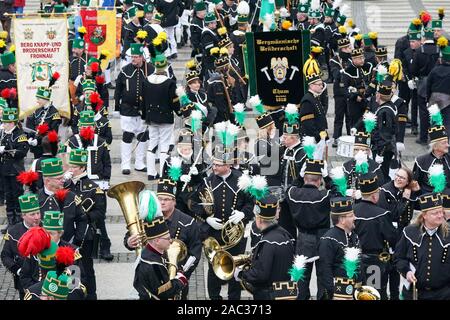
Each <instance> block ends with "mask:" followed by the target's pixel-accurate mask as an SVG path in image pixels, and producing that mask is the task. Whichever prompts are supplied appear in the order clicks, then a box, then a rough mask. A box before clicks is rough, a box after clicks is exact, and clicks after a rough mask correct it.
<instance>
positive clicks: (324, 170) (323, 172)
mask: <svg viewBox="0 0 450 320" xmlns="http://www.w3.org/2000/svg"><path fill="white" fill-rule="evenodd" d="M320 171H321V172H322V177H324V178H326V177H328V165H327V162H326V161H324V162H323V168H322V169H320Z"/></svg>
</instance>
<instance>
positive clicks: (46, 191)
mask: <svg viewBox="0 0 450 320" xmlns="http://www.w3.org/2000/svg"><path fill="white" fill-rule="evenodd" d="M44 192H45V194H46V195H48V196H52V195H54V194H55V193H54V192H51V191H50V190H48V189H47V188H46V187H45V186H44Z"/></svg>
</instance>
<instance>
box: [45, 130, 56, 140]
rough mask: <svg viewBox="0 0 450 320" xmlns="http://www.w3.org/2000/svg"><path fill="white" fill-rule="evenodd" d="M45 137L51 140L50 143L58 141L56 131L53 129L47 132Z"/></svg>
mask: <svg viewBox="0 0 450 320" xmlns="http://www.w3.org/2000/svg"><path fill="white" fill-rule="evenodd" d="M47 138H48V141H49V142H51V143H55V142H58V134H57V133H56V131H55V130H52V131H50V132H49V133H48V134H47Z"/></svg>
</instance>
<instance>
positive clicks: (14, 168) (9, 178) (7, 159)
mask: <svg viewBox="0 0 450 320" xmlns="http://www.w3.org/2000/svg"><path fill="white" fill-rule="evenodd" d="M0 104H2V105H3V106H4V109H3V118H2V122H3V130H2V132H1V135H0V155H1V157H0V164H1V175H2V183H3V186H4V190H5V201H6V217H7V219H8V225H10V226H12V225H13V224H15V223H17V222H20V220H21V215H20V210H19V201H18V198H19V196H20V195H22V194H23V189H22V185H21V184H20V183H19V182H18V181H17V180H16V177H17V175H18V174H19V173H20V172H22V171H24V170H25V157H26V155H27V152H28V149H29V146H28V141H27V140H28V139H27V136H26V135H25V134H24V133H23V130H22V129H21V128H20V127H19V126H18V125H17V123H18V120H19V114H18V113H19V110H18V109H12V108H8V107H7V105H6V102H5V101H4V99H1V100H0ZM6 125H9V126H12V127H11V128H10V129H5V126H6ZM5 230H6V229H5Z"/></svg>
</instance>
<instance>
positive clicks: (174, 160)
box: [170, 157, 183, 168]
mask: <svg viewBox="0 0 450 320" xmlns="http://www.w3.org/2000/svg"><path fill="white" fill-rule="evenodd" d="M182 163H183V160H182V159H181V158H180V157H171V158H170V166H171V167H174V168H180V167H181V164H182Z"/></svg>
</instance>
